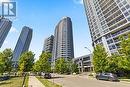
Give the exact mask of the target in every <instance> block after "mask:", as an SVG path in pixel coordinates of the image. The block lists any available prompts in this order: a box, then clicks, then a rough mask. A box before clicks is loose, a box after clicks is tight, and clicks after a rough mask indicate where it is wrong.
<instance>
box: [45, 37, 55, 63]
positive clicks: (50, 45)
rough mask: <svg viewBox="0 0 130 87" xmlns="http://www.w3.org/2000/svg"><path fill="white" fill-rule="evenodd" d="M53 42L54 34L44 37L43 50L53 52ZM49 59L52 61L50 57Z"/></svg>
mask: <svg viewBox="0 0 130 87" xmlns="http://www.w3.org/2000/svg"><path fill="white" fill-rule="evenodd" d="M53 42H54V36H53V35H51V36H50V37H48V38H46V39H45V40H44V47H43V52H49V53H53V52H52V51H53ZM49 61H50V62H52V58H49Z"/></svg>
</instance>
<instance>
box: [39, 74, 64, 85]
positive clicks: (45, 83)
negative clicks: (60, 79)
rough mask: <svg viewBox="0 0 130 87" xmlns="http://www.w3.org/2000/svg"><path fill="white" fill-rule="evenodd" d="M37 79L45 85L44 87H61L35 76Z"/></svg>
mask: <svg viewBox="0 0 130 87" xmlns="http://www.w3.org/2000/svg"><path fill="white" fill-rule="evenodd" d="M37 78H38V80H39V81H41V82H42V84H43V85H45V87H62V86H60V85H58V84H55V83H53V82H51V81H48V80H47V79H43V78H40V77H38V76H37Z"/></svg>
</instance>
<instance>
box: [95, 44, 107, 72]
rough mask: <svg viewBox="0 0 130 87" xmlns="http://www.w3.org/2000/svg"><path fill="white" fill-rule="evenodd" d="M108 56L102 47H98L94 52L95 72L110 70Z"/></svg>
mask: <svg viewBox="0 0 130 87" xmlns="http://www.w3.org/2000/svg"><path fill="white" fill-rule="evenodd" d="M107 59H108V55H107V53H106V51H105V48H104V47H103V46H102V45H97V46H96V47H95V48H94V52H93V65H94V70H95V72H106V71H107V68H108V61H107Z"/></svg>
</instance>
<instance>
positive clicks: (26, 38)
mask: <svg viewBox="0 0 130 87" xmlns="http://www.w3.org/2000/svg"><path fill="white" fill-rule="evenodd" d="M32 32H33V30H32V29H31V28H29V27H27V26H24V27H23V28H22V31H21V34H20V36H19V39H18V41H17V44H16V46H15V49H14V52H13V59H12V61H13V62H14V64H17V62H18V60H19V57H20V55H21V54H22V53H24V52H26V51H28V49H29V46H30V43H31V40H32Z"/></svg>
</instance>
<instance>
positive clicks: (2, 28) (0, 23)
mask: <svg viewBox="0 0 130 87" xmlns="http://www.w3.org/2000/svg"><path fill="white" fill-rule="evenodd" d="M11 26H12V22H11V21H10V20H9V19H6V18H0V48H1V46H2V44H3V43H4V40H5V38H6V37H7V34H8V33H9V31H10V29H11Z"/></svg>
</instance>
